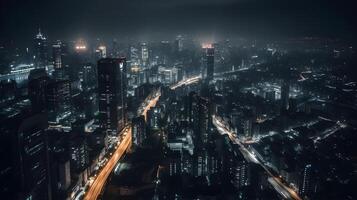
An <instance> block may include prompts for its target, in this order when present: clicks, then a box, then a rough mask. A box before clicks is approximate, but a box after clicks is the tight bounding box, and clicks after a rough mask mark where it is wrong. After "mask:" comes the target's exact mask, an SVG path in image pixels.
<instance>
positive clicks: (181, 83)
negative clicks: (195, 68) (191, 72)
mask: <svg viewBox="0 0 357 200" xmlns="http://www.w3.org/2000/svg"><path fill="white" fill-rule="evenodd" d="M199 80H201V76H193V77H191V78H187V79H185V80H181V81H179V82H177V83H176V84H174V85H172V86H171V87H170V88H171V89H172V90H175V89H177V88H179V87H181V86H184V85H190V84H193V83H197V82H198V81H199Z"/></svg>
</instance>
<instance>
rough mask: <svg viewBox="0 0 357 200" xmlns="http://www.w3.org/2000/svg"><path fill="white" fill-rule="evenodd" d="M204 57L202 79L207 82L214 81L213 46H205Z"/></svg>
mask: <svg viewBox="0 0 357 200" xmlns="http://www.w3.org/2000/svg"><path fill="white" fill-rule="evenodd" d="M202 48H203V49H204V51H205V52H204V53H205V54H204V57H203V61H204V62H203V63H202V64H203V66H202V67H203V69H202V77H203V78H205V79H206V81H207V82H210V81H211V80H213V73H214V47H213V46H212V45H211V44H204V45H203V47H202Z"/></svg>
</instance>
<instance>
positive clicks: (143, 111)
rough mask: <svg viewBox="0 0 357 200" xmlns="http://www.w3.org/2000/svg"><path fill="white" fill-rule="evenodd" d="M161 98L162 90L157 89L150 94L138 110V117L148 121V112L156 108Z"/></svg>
mask: <svg viewBox="0 0 357 200" xmlns="http://www.w3.org/2000/svg"><path fill="white" fill-rule="evenodd" d="M160 97H161V89H160V88H159V89H156V90H155V91H153V92H152V94H150V95H149V96H148V97H147V98H146V99H145V101H144V102H143V103H142V104H141V105H140V107H139V109H138V116H140V115H143V116H144V118H145V121H146V120H147V112H148V111H149V110H150V108H152V107H154V106H155V105H156V103H157V102H158V101H159V99H160Z"/></svg>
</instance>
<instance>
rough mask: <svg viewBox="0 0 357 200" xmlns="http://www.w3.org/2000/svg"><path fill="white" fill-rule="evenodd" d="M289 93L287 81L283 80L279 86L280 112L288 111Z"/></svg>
mask: <svg viewBox="0 0 357 200" xmlns="http://www.w3.org/2000/svg"><path fill="white" fill-rule="evenodd" d="M289 93H290V85H289V81H287V80H284V81H283V83H282V85H281V110H282V111H286V110H288V109H289Z"/></svg>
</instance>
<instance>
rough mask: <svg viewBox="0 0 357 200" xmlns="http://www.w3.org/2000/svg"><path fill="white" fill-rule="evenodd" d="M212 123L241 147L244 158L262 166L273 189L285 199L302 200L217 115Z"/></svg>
mask: <svg viewBox="0 0 357 200" xmlns="http://www.w3.org/2000/svg"><path fill="white" fill-rule="evenodd" d="M212 122H213V125H215V127H216V128H217V130H218V132H219V133H220V134H222V135H228V137H229V139H230V140H231V141H232V142H233V143H234V144H238V145H239V150H240V152H241V153H242V154H243V156H244V158H245V159H246V160H248V161H249V162H253V163H256V164H258V165H260V166H261V167H262V168H263V169H264V171H265V172H266V173H267V174H268V176H269V178H268V181H269V183H271V184H272V185H273V188H274V189H275V190H276V191H277V192H278V193H279V194H280V195H282V196H283V197H284V198H285V199H294V200H302V199H301V198H300V197H299V195H298V194H297V193H296V192H295V191H294V190H293V189H291V188H290V187H289V186H287V185H286V184H285V183H284V182H285V181H284V182H283V180H282V179H281V178H280V177H279V176H278V177H277V176H275V175H274V173H273V172H272V171H271V170H270V168H269V167H267V166H266V165H265V162H264V161H261V160H259V157H257V156H256V155H255V154H254V152H251V151H250V149H248V148H247V147H245V145H243V144H242V143H241V142H240V141H239V139H238V138H237V136H236V134H235V133H234V132H233V131H231V130H230V129H229V128H228V127H227V126H226V125H224V124H225V123H224V121H221V120H220V119H219V118H218V117H217V116H216V115H212Z"/></svg>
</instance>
